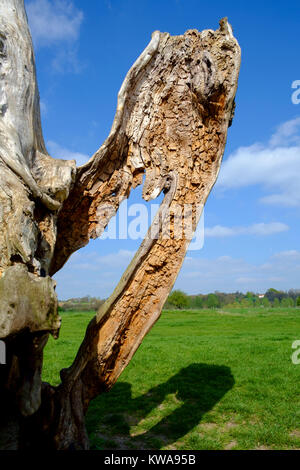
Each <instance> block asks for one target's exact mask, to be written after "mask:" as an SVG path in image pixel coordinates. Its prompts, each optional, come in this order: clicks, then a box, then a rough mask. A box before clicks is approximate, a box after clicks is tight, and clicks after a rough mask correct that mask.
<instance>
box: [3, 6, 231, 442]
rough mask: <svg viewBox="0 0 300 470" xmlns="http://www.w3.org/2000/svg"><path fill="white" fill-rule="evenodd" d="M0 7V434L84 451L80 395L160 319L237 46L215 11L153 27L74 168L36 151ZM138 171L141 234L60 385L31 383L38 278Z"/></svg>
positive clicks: (224, 114) (105, 379) (28, 63)
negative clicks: (100, 138) (151, 205)
mask: <svg viewBox="0 0 300 470" xmlns="http://www.w3.org/2000/svg"><path fill="white" fill-rule="evenodd" d="M0 17H1V18H0V100H1V102H0V165H1V173H0V204H1V213H0V217H1V224H2V231H1V233H0V256H1V258H0V274H1V278H0V337H2V338H5V339H6V341H7V344H8V346H9V347H8V364H7V366H6V368H5V371H3V370H2V369H0V374H1V375H0V385H1V390H2V393H3V394H4V396H5V399H6V401H7V402H9V403H10V406H9V407H6V410H5V413H4V415H5V425H3V426H2V428H3V430H2V435H4V436H5V432H6V431H5V430H7V429H8V428H9V429H12V431H11V435H12V436H13V437H12V438H11V439H10V440H9V443H7V439H5V438H2V441H5V442H6V443H5V444H4V446H6V447H10V446H11V447H14V446H15V447H16V446H17V444H16V441H17V440H18V441H19V444H18V445H20V446H21V447H22V446H23V447H27V446H29V447H30V446H32V443H33V442H34V443H35V444H36V443H37V442H38V443H39V445H42V446H45V447H50V448H56V449H69V448H76V449H80V448H83V449H86V448H88V438H87V434H86V431H85V426H84V415H85V413H86V410H87V407H88V404H89V402H90V400H91V399H93V398H94V397H95V396H97V395H98V394H99V393H101V392H102V391H107V390H109V389H110V388H111V386H112V385H113V384H114V383H115V381H116V380H117V378H118V377H119V375H120V374H121V372H122V371H123V370H124V368H125V367H126V365H127V364H128V362H129V361H130V359H131V358H132V356H133V354H134V353H135V351H136V349H137V348H138V346H139V345H140V343H141V341H142V339H143V338H144V336H145V334H146V333H147V332H148V331H149V329H150V328H151V327H152V326H153V324H154V323H155V321H156V320H157V319H158V318H159V316H160V313H161V309H162V306H163V304H164V302H165V300H166V298H167V296H168V294H169V292H170V290H171V289H172V286H173V284H174V282H175V280H176V277H177V275H178V272H179V270H180V267H181V265H182V262H183V260H184V257H185V253H186V250H187V248H188V245H189V242H190V239H191V233H189V234H187V233H186V231H185V230H184V228H185V226H192V231H194V230H195V228H196V225H197V222H198V219H199V217H200V215H201V211H199V207H203V206H204V204H205V202H206V199H207V197H208V194H209V192H210V190H211V188H212V186H213V184H214V183H215V181H216V178H217V175H218V172H219V168H220V164H221V159H222V155H223V152H224V147H225V143H226V136H227V128H228V126H229V125H230V124H231V121H232V117H233V111H234V97H235V93H236V88H237V80H238V73H239V66H240V48H239V46H238V43H237V41H236V39H235V38H234V36H233V34H232V30H231V27H230V25H229V24H228V22H227V20H226V19H223V20H221V21H220V28H219V29H218V30H216V31H212V30H205V31H202V32H198V31H196V30H190V31H187V32H186V33H185V34H184V35H182V36H170V35H169V34H168V33H160V32H158V31H156V32H154V33H153V35H152V40H151V42H150V44H149V45H148V46H147V48H146V49H145V51H144V52H143V53H142V54H141V56H140V57H139V58H138V59H137V61H136V62H135V64H134V65H133V66H132V68H131V69H130V71H129V72H128V74H127V76H126V78H125V80H124V82H123V85H122V87H121V89H120V92H119V95H118V106H117V112H116V116H115V119H114V122H113V126H112V129H111V132H110V134H109V136H108V138H107V139H106V141H105V142H104V144H103V145H102V146H101V147H100V149H99V150H98V151H97V152H96V153H95V155H94V156H93V157H92V158H91V159H90V160H89V162H87V163H86V164H85V165H84V166H81V167H79V168H77V169H76V167H75V162H66V161H63V160H55V159H52V158H51V157H50V156H49V155H48V153H47V151H46V148H45V144H44V141H43V137H42V131H41V125H40V111H39V96H38V89H37V83H36V75H35V66H34V56H33V51H32V44H31V39H30V34H29V31H28V25H27V19H26V14H25V10H24V5H23V1H22V0H2V2H1V4H0ZM144 175H145V183H144V186H143V198H144V199H145V200H146V201H148V200H151V199H154V198H156V197H157V196H158V195H159V194H160V193H161V192H162V191H163V192H164V193H165V197H164V200H163V203H162V205H161V207H160V210H159V212H158V214H157V216H156V218H155V219H154V221H153V224H152V226H151V227H150V229H149V232H148V235H147V237H146V238H145V240H144V241H143V243H142V244H141V246H140V248H139V250H138V251H137V253H136V255H135V256H134V258H133V260H132V261H131V263H130V265H129V266H128V268H127V270H126V271H125V273H124V274H123V276H122V278H121V280H120V282H119V284H118V285H117V287H116V289H115V291H114V292H113V294H112V295H111V297H110V298H109V299H107V301H106V302H105V303H104V304H103V305H102V306H101V308H100V310H99V311H98V313H97V315H96V317H95V318H94V319H93V320H92V321H91V323H90V325H89V326H88V329H87V332H86V335H85V338H84V341H83V343H82V345H81V347H80V349H79V351H78V353H77V356H76V358H75V360H74V362H73V364H72V365H71V366H70V368H69V369H66V370H63V371H62V372H61V379H62V382H61V384H60V385H59V386H58V387H56V388H54V387H51V386H50V385H48V384H43V386H42V385H41V379H40V370H41V361H42V349H43V346H44V344H45V342H46V341H47V336H48V334H49V333H52V334H57V331H58V329H59V318H58V315H57V301H56V296H55V293H54V283H53V281H52V280H51V277H50V276H52V275H53V274H54V273H55V272H57V271H58V270H59V269H60V268H61V267H62V266H63V265H64V263H65V262H66V261H67V259H68V258H69V257H70V255H71V254H72V253H73V252H74V251H76V250H78V249H79V248H81V247H82V246H84V245H86V244H87V243H88V241H89V239H90V238H96V237H99V236H100V235H101V233H102V232H103V230H104V229H105V227H106V226H107V224H108V222H109V220H110V218H111V217H112V215H114V214H115V212H116V211H117V209H118V207H119V205H120V202H121V201H122V200H123V199H124V198H126V197H128V196H129V194H130V191H131V190H132V189H133V188H135V187H136V186H137V185H139V184H141V183H142V181H143V176H144ZM186 207H188V210H185V209H186ZM183 213H185V217H184V222H182V218H181V215H182V214H183ZM183 223H184V226H183V225H182V224H183ZM179 225H182V229H183V230H182V233H181V235H180V236H177V229H178V226H179ZM12 286H14V287H13V288H12ZM23 350H24V351H27V353H26V354H27V360H26V357H23V358H21V352H22V351H23ZM32 351H35V353H34V354H33V352H32ZM28 355H30V357H29V356H28ZM30 358H31V359H30ZM0 367H1V366H0ZM0 436H1V431H0ZM16 436H17V437H16Z"/></svg>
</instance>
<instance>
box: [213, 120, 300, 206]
mask: <svg viewBox="0 0 300 470" xmlns="http://www.w3.org/2000/svg"><path fill="white" fill-rule="evenodd" d="M299 128H300V118H297V119H293V120H291V121H287V122H286V123H284V124H282V125H281V126H279V127H278V129H277V132H276V133H275V134H274V135H273V136H272V137H271V139H270V141H269V143H268V144H267V145H262V144H254V145H251V146H249V147H240V148H239V149H238V150H237V151H236V152H234V153H233V154H231V155H230V156H229V158H228V159H227V160H226V161H224V163H223V165H222V167H221V171H220V176H219V180H218V183H217V186H218V187H219V188H223V189H229V188H242V187H246V186H251V185H261V186H262V187H263V188H264V190H266V191H268V192H269V193H271V194H268V195H266V196H265V197H263V198H261V199H260V201H261V202H262V203H265V204H276V205H282V206H300V191H299V174H300V137H299V136H298V135H297V134H296V132H297V131H298V129H299Z"/></svg>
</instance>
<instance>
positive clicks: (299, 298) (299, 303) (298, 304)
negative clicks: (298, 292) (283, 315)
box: [296, 296, 300, 307]
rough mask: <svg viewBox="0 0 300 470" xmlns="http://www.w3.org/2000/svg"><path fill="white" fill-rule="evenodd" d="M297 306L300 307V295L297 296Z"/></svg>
mask: <svg viewBox="0 0 300 470" xmlns="http://www.w3.org/2000/svg"><path fill="white" fill-rule="evenodd" d="M296 305H297V307H300V296H299V297H297V303H296Z"/></svg>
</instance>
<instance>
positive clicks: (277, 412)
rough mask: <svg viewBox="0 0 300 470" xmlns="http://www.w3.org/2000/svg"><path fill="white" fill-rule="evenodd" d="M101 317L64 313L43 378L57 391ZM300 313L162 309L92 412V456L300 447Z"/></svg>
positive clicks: (49, 347) (291, 310)
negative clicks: (295, 356) (298, 347)
mask: <svg viewBox="0 0 300 470" xmlns="http://www.w3.org/2000/svg"><path fill="white" fill-rule="evenodd" d="M93 315H94V312H76V313H75V312H68V313H62V320H63V322H62V329H61V334H60V338H59V339H58V340H56V341H55V340H53V339H52V338H50V340H49V342H48V345H47V347H46V349H45V361H44V370H43V379H44V380H45V381H47V382H50V383H51V384H53V385H55V384H58V383H59V371H60V369H62V368H63V367H67V366H69V365H70V364H71V362H72V359H73V358H74V355H75V352H76V351H77V348H78V346H79V344H80V342H81V340H82V338H83V335H84V331H85V328H86V325H87V323H88V322H89V320H90V318H91V317H92V316H93ZM297 339H300V309H299V308H298V309H297V308H287V309H283V308H263V307H258V308H251V309H246V308H244V309H243V308H241V309H239V310H237V309H232V310H225V309H224V310H201V311H164V312H163V313H162V316H161V318H160V320H159V321H158V322H157V323H156V325H155V326H154V328H153V329H152V330H151V332H150V333H149V334H148V336H147V337H146V338H145V339H144V341H143V343H142V345H141V347H140V348H139V350H138V351H137V353H136V354H135V356H134V357H133V359H132V361H131V363H130V364H129V366H128V367H127V368H126V369H125V371H124V372H123V374H122V375H121V377H120V378H119V380H118V382H117V383H116V384H115V386H114V387H113V388H112V390H111V391H110V392H108V393H105V394H103V395H101V396H99V397H97V398H96V399H95V400H94V401H93V402H92V403H91V405H90V408H89V411H88V414H87V420H86V421H87V428H88V432H89V436H90V440H91V448H92V449H99V450H101V449H178V450H195V449H209V450H214V449H216V450H218V449H232V450H234V449H262V450H263V449H300V386H299V383H300V365H294V364H293V363H292V361H291V355H292V352H293V350H292V343H293V341H295V340H297Z"/></svg>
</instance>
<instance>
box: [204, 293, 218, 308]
mask: <svg viewBox="0 0 300 470" xmlns="http://www.w3.org/2000/svg"><path fill="white" fill-rule="evenodd" d="M207 306H208V308H217V307H219V306H220V302H219V299H218V297H217V296H216V294H208V297H207Z"/></svg>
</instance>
